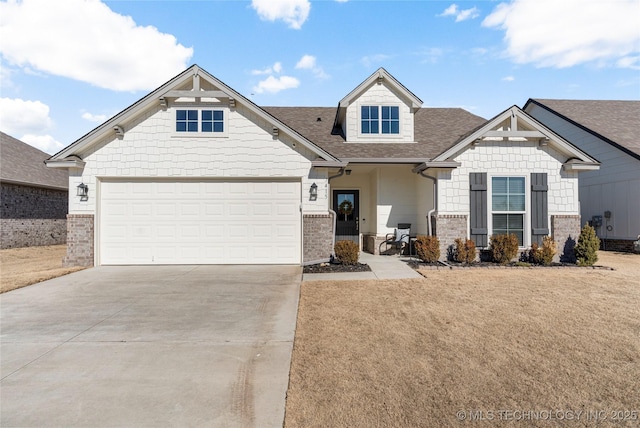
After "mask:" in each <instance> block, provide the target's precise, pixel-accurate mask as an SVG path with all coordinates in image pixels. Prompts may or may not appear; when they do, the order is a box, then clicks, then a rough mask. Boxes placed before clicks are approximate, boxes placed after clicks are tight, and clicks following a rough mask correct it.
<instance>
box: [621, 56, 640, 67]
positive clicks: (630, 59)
mask: <svg viewBox="0 0 640 428" xmlns="http://www.w3.org/2000/svg"><path fill="white" fill-rule="evenodd" d="M616 65H617V66H618V67H620V68H631V69H633V70H640V55H636V56H625V57H623V58H620V59H619V60H618V61H617V63H616Z"/></svg>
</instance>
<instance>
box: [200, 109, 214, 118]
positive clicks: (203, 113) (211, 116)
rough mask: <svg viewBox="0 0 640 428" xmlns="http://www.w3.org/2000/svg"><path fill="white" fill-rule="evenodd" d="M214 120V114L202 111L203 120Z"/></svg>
mask: <svg viewBox="0 0 640 428" xmlns="http://www.w3.org/2000/svg"><path fill="white" fill-rule="evenodd" d="M211 119H213V112H212V111H211V110H202V120H211Z"/></svg>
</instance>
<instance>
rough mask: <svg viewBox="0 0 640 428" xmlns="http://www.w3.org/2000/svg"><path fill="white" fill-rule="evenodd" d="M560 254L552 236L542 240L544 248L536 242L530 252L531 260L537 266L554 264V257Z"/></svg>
mask: <svg viewBox="0 0 640 428" xmlns="http://www.w3.org/2000/svg"><path fill="white" fill-rule="evenodd" d="M557 252H558V245H557V244H556V241H554V240H553V238H552V237H551V236H545V237H544V238H542V247H541V246H539V245H538V244H537V243H536V242H534V243H533V245H531V249H530V250H529V260H531V262H532V263H535V264H537V265H543V266H549V265H551V262H553V256H555V255H556V253H557Z"/></svg>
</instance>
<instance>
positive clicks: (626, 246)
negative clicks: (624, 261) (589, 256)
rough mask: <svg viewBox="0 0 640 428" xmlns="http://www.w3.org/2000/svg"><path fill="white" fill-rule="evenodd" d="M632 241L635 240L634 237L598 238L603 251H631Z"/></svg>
mask: <svg viewBox="0 0 640 428" xmlns="http://www.w3.org/2000/svg"><path fill="white" fill-rule="evenodd" d="M633 241H635V239H603V238H600V249H601V250H605V251H619V252H621V253H633Z"/></svg>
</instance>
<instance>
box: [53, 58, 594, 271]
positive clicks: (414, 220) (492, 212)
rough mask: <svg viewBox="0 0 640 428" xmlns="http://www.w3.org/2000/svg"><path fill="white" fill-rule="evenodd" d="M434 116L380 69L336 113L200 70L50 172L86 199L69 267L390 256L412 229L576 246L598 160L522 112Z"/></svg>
mask: <svg viewBox="0 0 640 428" xmlns="http://www.w3.org/2000/svg"><path fill="white" fill-rule="evenodd" d="M421 105H422V101H421V100H420V99H419V98H418V97H416V96H415V95H414V94H413V93H411V92H410V91H409V90H408V89H407V88H405V87H404V86H403V85H401V84H400V83H399V82H398V81H397V80H396V79H395V78H394V77H393V76H391V75H390V74H389V73H388V72H387V71H386V70H384V69H379V70H378V71H376V72H375V73H374V74H372V75H371V76H370V77H369V78H367V79H366V80H365V81H364V82H362V83H361V84H360V85H358V86H357V87H356V88H355V89H354V90H353V91H352V92H350V93H349V94H348V95H347V96H346V97H344V98H343V99H342V100H341V101H340V102H339V104H338V107H337V108H315V107H290V108H286V107H271V108H261V107H258V106H257V105H255V104H254V103H252V102H251V101H250V100H248V99H247V98H245V97H244V96H242V95H241V94H239V93H237V92H236V91H234V90H233V89H231V88H230V87H228V86H227V85H225V84H224V83H222V82H221V81H219V80H218V79H216V78H215V77H213V76H212V75H210V74H209V73H207V72H206V71H204V70H202V69H201V68H199V67H198V66H195V65H194V66H192V67H190V68H189V69H187V70H186V71H184V72H183V73H181V74H180V75H178V76H176V77H175V78H173V79H172V80H170V81H169V82H167V83H166V84H164V85H163V86H161V87H160V88H158V89H157V90H155V91H153V92H152V93H150V94H149V95H147V96H145V97H144V98H142V99H141V100H139V101H138V102H137V103H135V104H133V105H132V106H130V107H129V108H127V109H125V110H124V111H122V112H121V113H119V114H117V115H116V116H114V117H113V118H111V119H110V120H108V121H107V122H105V123H104V124H102V125H100V126H99V127H97V128H96V129H94V130H93V131H91V132H90V133H88V134H87V135H85V136H83V137H82V138H80V139H79V140H77V141H76V142H74V143H73V144H71V145H70V146H68V147H67V148H65V149H64V150H62V151H61V152H59V153H57V154H56V155H54V156H53V157H52V158H51V159H50V160H49V161H48V163H47V164H48V166H50V167H61V168H68V169H69V171H70V178H69V180H70V181H69V185H70V188H71V189H76V188H77V187H78V186H81V187H82V188H84V187H85V186H86V188H88V194H87V195H86V196H85V197H79V196H76V195H75V194H72V195H71V196H70V199H69V203H70V211H69V217H68V220H69V222H68V238H67V239H68V241H69V242H70V243H71V242H73V245H69V247H68V248H69V250H68V254H67V259H66V263H67V264H85V265H92V264H96V265H99V264H153V263H157V264H167V263H175V264H190V263H194V264H197V263H212V264H215V263H293V264H301V263H302V264H308V263H314V262H319V261H324V260H327V259H328V258H329V256H330V255H331V253H332V252H333V241H334V239H335V238H336V237H337V238H338V239H353V240H354V241H356V242H358V243H359V244H360V245H361V246H362V249H363V250H364V251H368V252H371V253H376V254H377V253H379V251H380V249H381V248H382V249H384V247H383V246H382V243H383V241H384V239H385V235H386V234H388V233H392V232H393V231H394V228H395V227H396V226H397V224H398V223H411V232H412V233H413V234H430V233H431V234H437V235H438V236H439V237H440V240H441V244H442V248H443V250H445V251H443V255H444V254H446V249H447V248H448V247H449V246H450V245H452V244H453V242H454V240H455V239H456V238H465V237H469V236H470V237H471V238H472V239H474V240H475V241H476V243H477V244H478V245H479V246H480V247H486V245H487V241H488V236H489V235H491V234H492V233H501V232H512V233H515V234H517V235H518V236H519V239H520V243H521V246H522V247H523V248H526V247H528V246H529V245H531V243H532V242H534V241H540V240H541V239H542V236H544V235H547V234H549V233H552V234H553V235H554V236H555V237H556V239H557V240H559V241H560V245H561V248H564V245H565V242H566V241H567V240H569V242H571V239H576V238H577V235H578V233H579V230H580V219H579V214H578V197H577V195H578V172H579V171H581V170H584V169H596V168H597V167H598V163H597V162H596V161H595V160H594V159H593V158H591V157H589V156H588V155H587V154H586V153H584V152H582V151H580V150H578V149H576V148H575V147H574V146H572V145H571V144H569V143H567V142H566V141H565V140H563V139H562V138H560V137H559V136H557V135H556V134H555V133H553V132H551V131H550V130H548V129H547V128H545V127H544V126H542V125H541V124H539V123H538V122H536V121H535V120H533V119H532V118H531V117H529V116H528V115H527V114H526V113H524V112H523V111H522V110H520V109H519V108H518V107H515V106H514V107H511V108H509V109H507V110H506V111H504V112H503V113H501V114H500V115H498V116H496V117H495V118H493V119H491V120H489V121H486V120H484V119H482V118H480V117H478V116H475V115H473V114H471V113H469V112H466V111H464V110H462V109H457V108H454V109H446V108H422V107H421ZM345 201H348V202H345ZM334 222H335V225H334ZM569 238H571V239H569Z"/></svg>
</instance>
